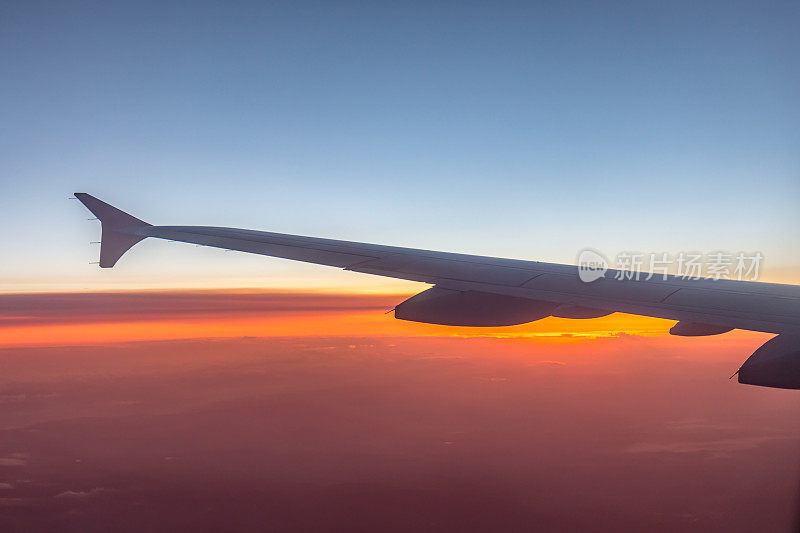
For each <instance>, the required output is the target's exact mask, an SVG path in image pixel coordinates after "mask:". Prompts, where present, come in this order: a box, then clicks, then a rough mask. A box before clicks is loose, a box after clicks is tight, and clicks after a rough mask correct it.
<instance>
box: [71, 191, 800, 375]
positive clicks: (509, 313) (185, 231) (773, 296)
mask: <svg viewBox="0 0 800 533" xmlns="http://www.w3.org/2000/svg"><path fill="white" fill-rule="evenodd" d="M75 196H76V197H77V198H78V199H79V200H80V201H81V202H83V204H84V205H85V206H86V207H87V208H88V209H89V210H90V211H92V213H94V214H95V216H97V218H98V219H100V221H101V223H102V226H103V229H102V231H103V235H102V241H101V251H100V266H101V267H104V268H106V267H112V266H114V264H115V263H116V262H117V260H118V259H119V258H120V257H121V256H122V255H123V254H124V253H125V252H126V251H127V250H128V249H129V248H130V247H131V246H133V245H134V244H136V243H137V242H139V241H140V240H142V239H145V238H147V237H155V238H160V239H168V240H174V241H180V242H186V243H193V244H200V245H205V246H213V247H217V248H224V249H229V250H238V251H242V252H250V253H255V254H261V255H267V256H273V257H282V258H285V259H293V260H296V261H304V262H309V263H316V264H320V265H328V266H334V267H338V268H343V269H345V270H351V271H354V272H362V273H367V274H374V275H379V276H386V277H392V278H398V279H406V280H412V281H419V282H424V283H428V284H430V285H432V287H431V288H429V289H427V290H425V291H423V292H421V293H420V294H417V295H416V296H413V297H411V298H409V299H408V300H406V301H405V302H402V303H400V304H398V305H397V307H396V308H395V316H396V317H397V318H400V319H404V320H412V321H418V322H427V323H433V324H447V325H455V326H506V325H514V324H523V323H527V322H531V321H534V320H538V319H541V318H544V317H547V316H558V317H564V318H575V319H588V318H595V317H599V316H604V315H608V314H611V313H614V312H623V313H631V314H636V315H644V316H651V317H658V318H665V319H670V320H677V321H678V323H677V324H676V325H675V326H673V327H672V329H671V330H670V332H671V333H673V334H675V335H685V336H697V335H713V334H719V333H724V332H727V331H730V330H731V329H734V328H738V329H746V330H752V331H762V332H767V333H776V334H778V337H776V338H774V339H772V340H771V341H769V342H767V343H766V344H765V345H764V346H762V347H761V348H760V349H759V350H758V351H756V353H754V354H753V355H752V356H751V357H750V358H749V359H748V360H747V361H746V362H745V364H744V365H742V367H741V368H740V370H739V381H740V382H741V383H748V384H753V385H763V386H771V387H780V388H800V286H796V285H782V284H775V283H755V282H744V281H734V280H725V279H720V280H711V279H700V280H697V279H687V278H681V277H675V276H669V277H667V278H666V279H663V277H662V276H660V275H659V276H654V277H652V278H651V279H644V278H646V277H647V276H646V275H645V276H642V277H640V279H638V280H637V279H617V277H618V276H617V271H615V270H608V271H607V272H605V275H603V276H602V277H599V278H598V279H597V280H595V281H592V282H588V283H587V282H584V281H581V279H580V277H579V276H578V267H576V266H571V265H559V264H553V263H541V262H537V261H521V260H515V259H501V258H495V257H484V256H477V255H466V254H456V253H447V252H436V251H430V250H418V249H413V248H401V247H396V246H384V245H377V244H365V243H358V242H349V241H340V240H333V239H321V238H316V237H303V236H299V235H289V234H282V233H271V232H265V231H253V230H245V229H235V228H219V227H211V226H153V225H150V224H148V223H146V222H143V221H142V220H139V219H137V218H135V217H133V216H131V215H129V214H127V213H125V212H123V211H120V210H119V209H117V208H115V207H113V206H111V205H109V204H107V203H105V202H102V201H100V200H98V199H97V198H95V197H93V196H91V195H89V194H86V193H75Z"/></svg>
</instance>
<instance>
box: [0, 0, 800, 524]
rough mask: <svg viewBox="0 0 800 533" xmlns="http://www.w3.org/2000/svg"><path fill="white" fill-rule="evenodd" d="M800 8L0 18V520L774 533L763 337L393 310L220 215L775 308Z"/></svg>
mask: <svg viewBox="0 0 800 533" xmlns="http://www.w3.org/2000/svg"><path fill="white" fill-rule="evenodd" d="M798 22H800V4H798V3H797V2H760V3H755V2H752V3H747V2H711V1H709V2H668V3H665V2H646V1H645V2H605V3H590V2H559V3H555V2H526V3H523V2H458V3H455V2H361V3H359V2H305V1H298V2H285V3H273V2H252V3H248V2H237V3H225V2H200V1H198V2H145V1H142V2H133V3H130V2H129V3H111V2H90V1H86V2H70V1H67V2H58V3H49V2H37V1H30V2H0V79H1V80H2V82H1V83H0V244H2V252H1V253H2V255H0V368H2V371H1V372H0V524H3V526H4V527H7V528H10V529H12V530H18V531H34V530H56V529H57V530H59V531H81V532H85V531H95V530H102V529H103V527H105V525H107V524H113V525H114V526H116V527H117V528H118V529H120V530H124V528H128V529H129V530H131V531H141V530H152V529H172V530H185V529H192V530H220V529H228V530H229V529H238V530H245V531H251V530H254V529H263V528H265V527H268V528H269V529H270V530H274V531H298V530H313V531H324V530H329V531H375V530H382V531H410V530H414V531H446V530H454V531H487V530H506V531H514V530H529V529H530V528H531V526H532V525H535V526H537V529H538V530H541V531H587V530H608V531H653V532H658V531H664V532H671V531H703V532H709V531H725V532H732V531H743V532H745V531H753V530H756V529H758V530H765V531H766V530H775V531H792V530H796V529H797V527H798V526H800V522H798V520H800V453H798V452H800V432H799V431H798V426H797V420H798V419H800V399H799V398H798V395H797V393H796V392H797V391H789V390H778V389H767V388H763V387H752V386H745V385H740V384H738V383H737V382H736V380H735V379H729V376H731V374H733V373H734V372H735V370H736V369H737V368H738V367H739V366H740V365H741V363H742V362H743V361H744V360H745V359H746V358H747V357H748V356H749V355H750V354H751V353H753V352H754V351H755V350H756V349H757V348H758V347H759V346H760V345H762V344H763V343H764V342H765V341H767V340H768V339H769V337H770V335H767V334H763V333H755V332H746V331H739V330H736V331H732V332H729V333H727V334H724V335H718V336H712V337H703V338H685V337H676V336H671V335H669V334H668V332H667V331H668V329H669V327H670V326H672V325H673V322H671V321H667V320H660V319H653V318H646V317H634V316H629V315H622V314H618V313H616V314H613V315H610V316H608V317H603V318H599V319H593V320H568V319H559V318H546V319H543V320H540V321H536V322H534V323H531V324H524V325H521V326H514V327H508V328H457V327H447V326H436V325H427V324H417V323H411V322H405V321H401V320H395V319H394V318H393V316H392V315H391V313H387V312H388V311H390V310H391V309H392V308H393V307H394V306H395V305H396V304H397V303H399V302H400V301H402V300H403V299H405V298H407V297H408V296H410V295H412V294H414V293H416V292H419V291H420V290H423V289H424V288H426V287H427V286H426V285H423V284H417V283H412V282H401V281H396V280H391V279H386V278H381V277H373V276H369V275H366V274H358V273H354V272H344V271H341V270H338V269H335V268H330V267H323V266H317V265H309V264H304V263H296V262H292V261H286V260H281V259H274V258H268V257H263V256H257V255H249V254H244V253H227V252H225V251H223V250H217V249H207V248H202V247H194V246H190V245H184V244H180V243H169V242H164V241H158V240H151V239H148V240H145V241H143V242H141V243H139V244H137V245H136V246H135V247H134V249H133V250H131V251H130V252H128V254H126V255H125V256H124V257H123V258H122V259H121V260H120V261H119V262H118V263H117V265H116V266H115V267H114V268H113V269H100V268H98V267H97V265H92V264H90V263H91V262H93V261H97V258H98V253H99V250H98V246H97V245H96V244H91V242H92V241H98V240H99V237H100V227H99V223H98V222H96V221H90V220H88V219H89V218H91V217H92V215H91V214H89V213H88V212H87V211H86V210H85V209H84V207H83V206H82V205H81V204H80V202H78V201H76V200H70V199H69V197H70V196H71V195H72V193H73V192H87V193H90V194H92V195H94V196H97V197H98V198H100V199H102V200H105V201H107V202H109V203H111V204H113V205H116V206H118V207H119V208H121V209H123V210H125V211H128V212H130V213H131V214H133V215H134V216H136V217H138V218H140V219H143V220H146V221H148V222H150V223H153V224H164V225H168V224H176V225H191V224H197V225H217V226H230V227H243V228H250V229H262V230H267V231H277V232H286V233H293V234H301V235H311V236H318V237H330V238H338V239H345V240H353V241H362V242H373V243H380V244H389V245H399V246H409V247H414V248H425V249H433V250H442V251H454V252H467V253H475V254H480V255H489V256H498V257H513V258H519V259H529V260H542V261H552V262H557V263H566V264H574V263H575V261H576V258H577V256H578V253H579V252H580V251H581V250H582V249H584V248H587V247H589V248H592V249H595V250H598V251H600V252H602V253H604V254H605V255H606V256H607V257H609V258H614V256H615V255H616V254H618V253H620V252H625V251H637V252H645V253H647V252H654V253H667V254H671V255H676V254H679V253H680V252H690V251H691V252H696V251H699V252H704V253H712V252H715V251H729V252H734V253H735V252H740V251H741V252H748V253H754V252H760V253H762V254H763V256H764V263H763V265H762V268H761V276H760V278H759V280H760V281H772V282H779V283H795V284H797V283H800V248H798V243H799V242H800V214H798V213H799V211H798V209H797V200H798V199H799V198H800V150H798V147H800V129H799V128H798V124H800V105H798V104H800V101H798V100H799V99H798V95H800V34H798V32H797V27H798Z"/></svg>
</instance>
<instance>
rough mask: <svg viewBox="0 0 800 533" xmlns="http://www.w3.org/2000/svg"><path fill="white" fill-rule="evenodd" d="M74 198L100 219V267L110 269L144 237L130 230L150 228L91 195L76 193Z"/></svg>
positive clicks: (141, 221) (143, 222)
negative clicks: (101, 234) (129, 230)
mask: <svg viewBox="0 0 800 533" xmlns="http://www.w3.org/2000/svg"><path fill="white" fill-rule="evenodd" d="M75 198H77V199H78V200H80V201H81V203H83V205H85V206H86V208H87V209H88V210H89V211H91V212H92V213H94V216H96V217H97V218H99V219H100V223H101V224H102V226H103V236H102V238H101V239H100V267H102V268H111V267H113V266H114V264H115V263H116V262H117V260H118V259H119V258H120V257H122V254H124V253H125V252H127V251H128V249H130V247H131V246H133V245H134V244H136V243H137V242H139V241H141V240H142V239H144V238H145V237H146V236H142V235H136V234H132V233H128V232H126V231H124V230H126V229H130V228H137V227H144V226H150V225H151V224H148V223H147V222H145V221H143V220H139V219H138V218H136V217H134V216H131V215H129V214H128V213H126V212H125V211H120V210H119V209H117V208H116V207H114V206H113V205H109V204H107V203H105V202H103V201H101V200H98V199H97V198H95V197H94V196H92V195H91V194H86V193H85V192H76V193H75Z"/></svg>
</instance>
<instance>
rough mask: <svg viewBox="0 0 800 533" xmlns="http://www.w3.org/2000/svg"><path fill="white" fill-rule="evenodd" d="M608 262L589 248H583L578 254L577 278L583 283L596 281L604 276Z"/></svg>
mask: <svg viewBox="0 0 800 533" xmlns="http://www.w3.org/2000/svg"><path fill="white" fill-rule="evenodd" d="M607 271H608V261H607V260H606V258H605V257H604V256H603V254H601V253H600V252H598V251H597V250H593V249H591V248H584V249H583V250H581V251H580V253H579V254H578V277H579V278H580V279H581V281H582V282H584V283H591V282H593V281H597V280H598V279H600V278H602V277H603V276H605V275H606V272H607Z"/></svg>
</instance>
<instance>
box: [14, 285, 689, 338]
mask: <svg viewBox="0 0 800 533" xmlns="http://www.w3.org/2000/svg"><path fill="white" fill-rule="evenodd" d="M119 294H120V296H121V297H123V296H125V295H127V296H131V295H135V296H138V297H140V296H141V295H142V293H119ZM145 294H147V293H145ZM152 294H153V295H154V296H157V297H158V299H159V300H160V301H161V305H162V306H163V311H159V310H158V309H156V310H155V311H154V310H153V309H151V308H147V309H145V310H143V311H141V312H139V311H137V309H135V308H130V306H124V305H122V306H118V308H111V307H109V304H108V298H107V297H108V296H109V294H108V293H103V294H102V295H99V294H84V295H73V296H76V297H81V298H84V299H85V300H87V301H85V302H79V304H76V305H77V307H76V308H75V309H74V310H71V311H70V313H65V314H68V315H69V322H59V321H52V320H49V319H48V318H47V317H40V316H36V313H37V312H40V311H41V309H39V310H38V311H37V308H35V307H34V308H32V309H31V310H30V311H29V312H28V315H30V316H25V315H24V314H25V313H26V310H25V309H23V310H22V311H20V313H23V315H20V316H5V317H4V316H0V347H13V346H52V345H86V344H105V343H115V342H134V341H164V340H178V339H193V338H235V337H325V336H383V337H392V336H393V337H490V338H512V339H527V340H530V341H532V342H559V343H564V342H566V343H576V342H582V341H586V340H591V339H596V338H602V337H615V336H620V335H635V336H645V337H662V336H667V335H668V329H669V328H670V326H671V325H672V324H673V322H671V321H668V320H661V319H655V318H648V317H639V316H634V315H623V314H613V315H610V316H608V317H603V318H597V319H591V320H570V319H561V318H547V319H543V320H539V321H537V322H532V323H529V324H523V325H520V326H509V327H491V328H475V327H453V326H438V325H432V324H420V323H415V322H407V321H403V320H396V319H395V318H394V317H393V316H392V315H391V314H387V313H386V312H385V310H386V309H390V308H391V306H392V305H394V304H396V303H399V302H400V301H402V300H403V299H405V298H406V297H407V295H386V294H383V295H351V294H340V295H336V294H327V295H320V294H312V293H311V292H298V291H270V292H268V293H267V292H264V291H256V290H249V289H242V290H237V291H223V290H219V291H202V292H196V291H195V292H190V291H171V292H168V293H167V292H153V293H152ZM53 296H54V297H55V296H61V297H63V296H64V295H63V294H61V295H53ZM98 296H104V297H105V299H104V300H103V305H105V306H106V308H108V310H107V311H104V310H103V309H101V311H102V314H101V315H98V311H97V309H95V308H96V307H97V304H96V303H94V304H93V303H92V301H91V298H92V297H95V298H96V297H98ZM186 296H190V297H198V298H200V301H199V302H195V303H194V304H193V305H194V307H187V306H186V301H185V300H183V299H182V298H185V297H186ZM23 298H24V297H23ZM264 298H274V299H275V302H277V303H274V302H272V301H271V300H269V301H266V302H263V301H262V300H263V299H264ZM173 299H174V301H172V300H173ZM259 299H260V300H259ZM142 300H143V301H146V302H149V301H150V300H149V299H146V298H145V299H142ZM113 301H114V299H113V298H112V302H113ZM137 301H138V300H137ZM253 301H255V303H256V304H258V305H260V306H261V307H259V306H258V305H252V303H253ZM287 302H288V304H287ZM48 303H49V302H48V300H47V299H43V298H41V297H39V303H36V304H33V305H34V306H35V305H38V306H45V305H48ZM123 303H124V302H123ZM278 303H279V304H280V306H279V307H274V306H275V305H277V304H278ZM223 304H224V305H225V306H226V307H225V308H222V309H221V310H218V309H215V306H216V305H223ZM270 305H273V308H270V307H269V306H270ZM292 305H295V306H297V307H296V308H292V307H291V306H292ZM181 306H183V307H181ZM104 309H105V308H104ZM145 311H146V312H145Z"/></svg>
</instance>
